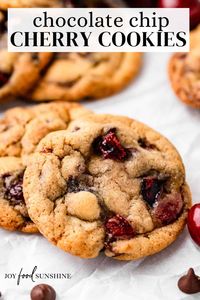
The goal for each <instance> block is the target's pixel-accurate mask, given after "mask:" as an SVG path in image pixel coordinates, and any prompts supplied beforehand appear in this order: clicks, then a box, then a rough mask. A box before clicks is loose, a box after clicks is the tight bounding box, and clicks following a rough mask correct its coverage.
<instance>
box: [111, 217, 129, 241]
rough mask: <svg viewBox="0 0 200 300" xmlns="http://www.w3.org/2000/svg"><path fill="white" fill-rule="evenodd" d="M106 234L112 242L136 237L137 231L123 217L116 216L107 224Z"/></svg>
mask: <svg viewBox="0 0 200 300" xmlns="http://www.w3.org/2000/svg"><path fill="white" fill-rule="evenodd" d="M105 228H106V234H107V236H108V238H109V240H110V241H114V240H116V239H129V238H133V237H134V236H135V230H134V229H133V227H132V226H131V225H130V223H129V222H128V221H127V220H126V219H125V218H124V217H122V216H120V215H116V216H114V217H112V218H110V219H108V220H107V221H106V223H105Z"/></svg>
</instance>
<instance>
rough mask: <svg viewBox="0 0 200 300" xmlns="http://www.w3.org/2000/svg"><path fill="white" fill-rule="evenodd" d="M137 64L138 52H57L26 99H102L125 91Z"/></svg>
mask: <svg viewBox="0 0 200 300" xmlns="http://www.w3.org/2000/svg"><path fill="white" fill-rule="evenodd" d="M141 63H142V54H141V53H57V54H55V57H54V59H53V61H52V63H51V64H50V65H49V67H48V69H47V70H46V73H45V74H44V75H43V77H42V78H41V80H40V81H39V82H38V85H37V86H36V87H35V88H34V89H33V91H32V93H31V94H29V98H30V99H31V100H34V101H45V100H60V99H62V100H66V101H80V100H83V99H96V98H102V97H106V96H109V95H112V94H114V93H116V92H118V91H120V90H122V89H123V88H125V87H126V86H127V85H128V84H129V83H130V81H131V80H132V79H133V78H134V77H135V76H136V75H137V74H138V72H139V70H140V68H141Z"/></svg>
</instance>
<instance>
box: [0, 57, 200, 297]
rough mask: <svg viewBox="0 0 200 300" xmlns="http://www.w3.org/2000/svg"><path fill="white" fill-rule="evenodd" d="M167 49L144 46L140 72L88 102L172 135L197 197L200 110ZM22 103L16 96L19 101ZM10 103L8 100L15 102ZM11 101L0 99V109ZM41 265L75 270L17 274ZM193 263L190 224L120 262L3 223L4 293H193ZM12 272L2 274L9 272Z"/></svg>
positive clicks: (198, 255)
mask: <svg viewBox="0 0 200 300" xmlns="http://www.w3.org/2000/svg"><path fill="white" fill-rule="evenodd" d="M168 58H169V55H168V54H151V53H149V54H146V55H145V59H144V60H145V61H144V67H143V70H142V72H141V74H140V76H139V77H138V79H137V80H136V81H135V82H134V83H133V84H132V85H131V86H130V87H129V88H128V89H126V90H125V91H123V92H122V93H120V94H118V95H116V96H113V97H111V98H108V99H105V100H101V101H96V102H91V103H86V106H87V107H88V108H91V109H93V110H94V111H95V112H97V113H112V114H121V115H127V116H129V117H133V118H136V119H138V120H140V121H142V122H144V123H146V124H148V125H149V126H151V127H153V128H155V129H156V130H158V131H160V132H161V133H162V134H164V135H165V136H166V137H168V138H169V139H170V140H171V141H172V142H173V143H174V145H175V146H176V147H177V149H178V150H179V152H180V153H181V155H182V158H183V160H184V163H185V166H186V174H187V181H188V183H189V185H190V187H191V190H192V194H193V202H200V166H199V163H200V155H199V151H200V126H199V125H200V112H199V111H196V110H193V109H190V108H188V107H186V106H185V105H183V104H182V103H181V102H179V101H178V100H177V98H176V96H175V95H174V93H173V92H172V90H171V88H170V85H169V81H168V78H167V62H168ZM17 104H20V105H24V103H22V102H19V103H15V105H17ZM12 105H13V104H10V105H9V106H12ZM6 108H8V105H1V108H0V110H1V112H3V111H4V109H6ZM35 266H37V271H36V273H39V274H44V273H59V274H61V273H64V274H66V273H70V274H71V279H62V280H61V279H41V280H38V279H37V280H36V282H35V283H34V282H32V281H31V279H30V278H27V279H21V280H20V284H19V285H17V276H18V274H19V272H20V270H21V268H23V271H22V274H30V273H31V272H32V270H33V268H34V267H35ZM189 267H194V268H195V271H196V272H197V274H200V248H198V247H196V246H195V245H194V243H193V242H192V241H191V239H190V237H189V234H188V232H187V229H185V231H184V233H183V234H182V235H181V236H180V237H179V238H178V239H177V241H176V242H175V243H174V244H173V245H172V246H170V247H169V248H167V249H166V250H165V251H163V252H161V253H159V254H156V255H154V256H152V257H148V258H146V259H144V260H139V261H136V262H118V261H114V260H112V259H110V258H106V257H105V256H104V255H103V254H102V255H100V257H98V258H96V259H93V260H83V259H80V258H77V257H73V256H71V255H69V254H66V253H64V252H62V251H61V250H59V249H57V248H56V247H54V246H53V245H51V244H49V243H48V242H47V241H46V240H45V238H43V237H41V236H39V235H25V234H20V233H10V232H7V231H5V230H0V291H1V292H2V294H3V300H16V299H19V300H27V299H30V289H31V288H32V287H33V286H34V285H35V284H38V283H48V284H50V285H52V286H53V287H54V288H55V289H56V291H57V295H58V296H57V299H58V300H61V299H62V300H63V299H64V300H65V299H66V300H68V299H70V300H72V299H73V300H74V299H75V300H76V299H78V300H79V299H80V300H86V299H87V300H88V299H89V300H90V299H91V300H93V299H94V300H102V299H104V300H111V299H114V300H122V299H125V300H129V299H130V300H133V299H134V300H161V299H162V300H183V299H184V300H195V299H200V294H198V295H195V296H188V295H185V294H183V293H181V292H180V291H179V290H178V289H177V280H178V278H179V277H180V275H182V274H184V273H185V272H186V270H187V269H188V268H189ZM6 274H7V276H9V277H11V276H13V275H12V274H15V279H13V278H12V279H5V276H6Z"/></svg>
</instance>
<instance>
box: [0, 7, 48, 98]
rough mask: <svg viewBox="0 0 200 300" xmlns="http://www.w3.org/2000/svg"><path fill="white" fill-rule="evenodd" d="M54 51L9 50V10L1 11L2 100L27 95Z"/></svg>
mask: <svg viewBox="0 0 200 300" xmlns="http://www.w3.org/2000/svg"><path fill="white" fill-rule="evenodd" d="M52 56H53V54H52V53H42V52H41V53H13V52H8V51H7V11H5V12H3V11H0V102H1V101H3V100H6V99H8V98H13V97H16V96H23V95H25V94H26V93H27V92H28V91H29V89H30V88H32V87H33V85H34V84H35V83H36V81H37V80H38V79H39V77H40V75H41V72H42V70H44V68H45V67H46V66H47V64H48V63H49V62H50V59H51V58H52Z"/></svg>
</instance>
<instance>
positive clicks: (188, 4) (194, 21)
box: [158, 0, 200, 29]
mask: <svg viewBox="0 0 200 300" xmlns="http://www.w3.org/2000/svg"><path fill="white" fill-rule="evenodd" d="M158 7H160V8H170V7H171V8H190V27H191V29H192V28H194V27H195V26H197V25H198V24H199V23H200V1H199V0H158Z"/></svg>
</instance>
